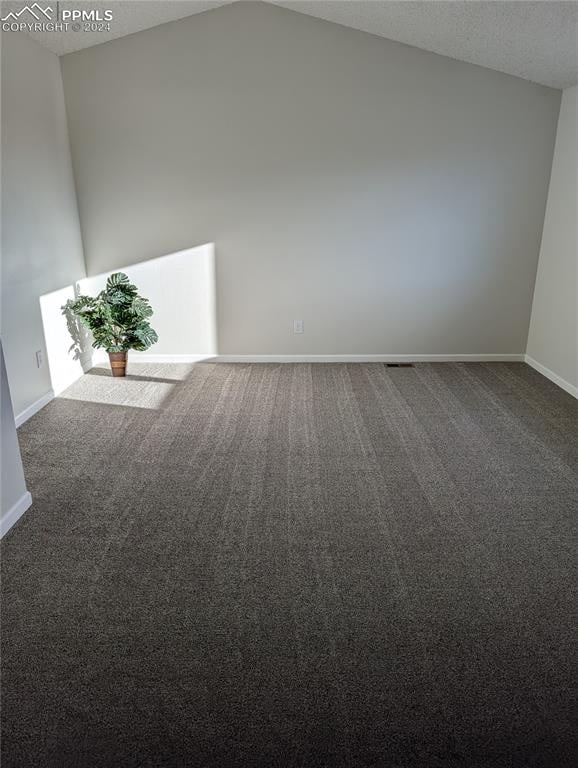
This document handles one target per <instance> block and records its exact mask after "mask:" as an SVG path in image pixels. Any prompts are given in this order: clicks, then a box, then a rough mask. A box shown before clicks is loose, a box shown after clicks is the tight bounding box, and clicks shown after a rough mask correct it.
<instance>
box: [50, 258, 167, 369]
mask: <svg viewBox="0 0 578 768" xmlns="http://www.w3.org/2000/svg"><path fill="white" fill-rule="evenodd" d="M62 311H63V313H64V314H69V313H70V312H72V313H73V314H74V315H76V316H77V317H78V318H79V319H80V321H81V322H82V323H83V324H84V325H86V327H87V328H89V329H90V331H91V332H92V336H93V339H94V341H93V343H92V346H93V347H96V348H97V349H98V348H101V349H106V351H107V352H108V357H109V359H110V367H111V370H112V375H113V376H125V375H126V359H127V354H128V350H129V349H137V350H139V351H144V350H145V349H148V348H149V347H150V346H151V345H152V344H154V343H155V342H156V341H157V339H158V336H157V334H156V331H155V330H153V329H152V328H151V326H150V324H149V321H148V318H149V317H151V315H152V314H153V310H152V307H151V305H150V304H149V301H148V299H145V298H144V297H142V296H139V295H138V291H137V288H136V286H135V285H133V284H132V283H131V282H130V280H129V279H128V277H127V276H126V275H125V274H124V273H123V272H115V273H114V274H112V275H111V276H110V277H109V278H108V280H107V281H106V287H105V289H104V290H103V291H101V292H100V293H99V294H98V296H96V297H93V296H79V297H78V298H76V299H75V300H74V301H72V300H70V301H68V302H67V303H66V304H65V305H64V306H63V307H62Z"/></svg>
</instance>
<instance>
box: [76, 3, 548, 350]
mask: <svg viewBox="0 0 578 768" xmlns="http://www.w3.org/2000/svg"><path fill="white" fill-rule="evenodd" d="M62 68H63V77H64V85H65V95H66V103H67V110H68V115H69V128H70V134H71V143H72V153H73V159H74V167H75V176H76V182H77V188H78V193H79V207H80V213H81V220H82V224H83V235H84V244H85V255H86V259H87V267H88V272H89V274H91V273H92V274H94V273H100V272H103V271H107V270H112V269H114V268H116V267H118V266H119V265H121V264H127V263H134V262H138V261H141V260H143V259H148V258H150V257H152V256H156V255H158V254H160V253H170V252H172V251H176V250H179V249H182V248H185V247H188V246H189V245H191V244H194V243H204V242H214V243H215V246H216V263H217V298H218V326H219V352H220V353H221V354H282V353H285V354H323V353H324V354H331V353H333V354H344V353H357V354H369V353H375V354H379V353H382V354H395V353H401V354H403V353H408V354H412V353H413V354H419V353H429V354H435V353H439V354H448V353H454V354H460V353H471V354H476V353H489V354H491V353H505V354H508V353H523V352H524V351H525V345H526V339H527V333H528V324H529V318H530V306H531V298H532V291H533V286H534V276H535V271H536V264H537V258H538V250H539V242H540V236H541V228H542V222H543V218H544V209H545V203H546V194H547V185H548V178H549V173H550V167H551V162H552V152H553V146H554V136H555V129H556V119H557V114H558V108H559V100H560V92H559V91H554V90H552V89H548V88H545V87H542V86H538V85H534V84H532V83H529V82H526V81H523V80H519V79H516V78H514V77H510V76H508V75H503V74H500V73H497V72H493V71H490V70H486V69H482V68H480V67H476V66H473V65H469V64H465V63H462V62H457V61H454V60H450V59H447V58H444V57H441V56H437V55H435V54H430V53H427V52H424V51H420V50H418V49H415V48H410V47H407V46H404V45H401V44H398V43H394V42H391V41H388V40H384V39H381V38H377V37H373V36H371V35H367V34H365V33H362V32H358V31H355V30H351V29H347V28H345V27H340V26H337V25H334V24H331V23H328V22H325V21H322V20H319V19H314V18H311V17H308V16H304V15H301V14H298V13H294V12H291V11H288V10H285V9H281V8H277V7H273V6H270V5H263V4H254V3H240V4H235V5H232V6H226V7H222V8H219V9H217V10H214V11H210V12H207V13H204V14H199V15H196V16H192V17H189V18H186V19H182V20H180V21H177V22H174V23H170V24H166V25H163V26H161V27H156V28H154V29H151V30H147V31H144V32H140V33H138V34H134V35H131V36H129V37H126V38H123V39H119V40H115V41H112V42H109V43H106V44H104V45H99V46H95V47H92V48H88V49H86V50H83V51H79V52H77V53H73V54H70V55H68V56H65V57H64V58H63V59H62ZM294 319H302V320H303V321H304V322H305V333H304V334H303V335H294V334H293V332H292V331H293V320H294ZM182 351H186V350H182Z"/></svg>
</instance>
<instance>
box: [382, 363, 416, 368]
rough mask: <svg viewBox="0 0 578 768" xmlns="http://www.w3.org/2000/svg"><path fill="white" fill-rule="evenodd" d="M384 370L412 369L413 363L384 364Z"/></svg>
mask: <svg viewBox="0 0 578 768" xmlns="http://www.w3.org/2000/svg"><path fill="white" fill-rule="evenodd" d="M385 367H386V368H413V363H386V364H385Z"/></svg>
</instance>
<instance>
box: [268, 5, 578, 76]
mask: <svg viewBox="0 0 578 768" xmlns="http://www.w3.org/2000/svg"><path fill="white" fill-rule="evenodd" d="M273 2H274V3H275V5H282V6H283V7H285V8H290V9H292V10H294V11H299V12H300V13H307V14H309V15H311V16H318V17H319V18H321V19H327V20H328V21H334V22H337V23H338V24H343V25H345V26H347V27H354V28H355V29H361V30H363V31H364V32H371V33H372V34H374V35H379V36H380V37H387V38H389V39H390V40H398V41H399V42H401V43H407V44H408V45H414V46H415V47H416V48H423V49H424V50H426V51H433V52H434V53H441V54H442V55H444V56H449V57H450V58H452V59H460V60H461V61H469V62H470V63H471V64H479V65H480V66H482V67H489V68H490V69H497V70H498V71H499V72H506V73H507V74H509V75H517V76H518V77H523V78H525V79H526V80H533V81H534V82H536V83H542V84H543V85H551V86H553V87H554V88H565V87H567V86H569V85H574V84H575V83H577V82H578V40H577V34H578V3H576V2H554V1H553V0H542V1H541V2H525V1H524V0H510V1H509V2H473V1H472V0H466V1H465V2H435V1H432V2H414V1H413V0H405V2H376V0H373V2H371V1H369V2H368V1H367V0H357V2H341V0H313V1H312V2H308V1H307V0H293V2H291V0H289V2H284V0H280V1H279V0H273Z"/></svg>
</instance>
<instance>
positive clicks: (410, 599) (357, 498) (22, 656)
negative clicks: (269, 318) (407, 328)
mask: <svg viewBox="0 0 578 768" xmlns="http://www.w3.org/2000/svg"><path fill="white" fill-rule="evenodd" d="M19 434H20V441H21V446H22V452H23V458H24V462H25V468H26V473H27V478H28V483H29V488H30V490H31V491H32V494H33V497H34V504H33V507H32V508H31V509H30V510H29V512H27V513H26V515H25V516H24V517H23V518H22V520H21V521H20V522H19V523H18V524H17V526H16V527H15V528H14V529H13V530H12V531H11V532H10V533H9V534H8V535H7V536H6V538H5V539H4V541H3V543H2V575H3V578H2V644H3V664H2V666H3V669H2V671H3V684H2V694H3V709H2V725H3V741H2V766H3V768H13V767H15V766H22V767H23V768H24V767H26V768H33V767H34V766H42V767H43V768H48V767H52V766H54V767H55V768H68V767H69V766H71V767H72V766H74V767H75V768H92V767H93V766H94V767H96V766H102V767H106V768H108V767H109V766H110V767H112V766H114V768H132V767H133V766H134V767H135V768H136V766H147V767H148V766H171V767H173V766H174V767H181V766H191V768H205V767H207V768H209V767H210V768H213V767H214V768H229V767H234V768H236V767H237V766H239V767H241V766H242V767H243V768H251V767H252V766H255V767H256V766H259V767H262V768H276V767H277V766H278V767H285V766H287V767H289V766H291V767H292V768H297V767H299V766H304V767H305V766H315V768H317V767H321V766H324V767H327V768H331V767H333V766H335V767H337V768H341V767H345V766H348V767H350V768H356V767H357V766H383V767H384V768H437V767H440V768H441V767H443V768H453V767H456V766H459V767H460V768H570V766H575V765H576V763H577V756H578V747H577V739H576V734H577V733H578V729H577V728H576V725H577V724H576V721H575V703H576V699H575V697H574V696H573V693H572V692H573V690H575V689H574V683H575V679H576V636H575V630H576V610H575V608H576V597H577V593H576V570H575V565H576V563H575V544H576V510H577V508H578V477H577V466H578V402H577V401H576V400H574V399H573V398H572V397H571V396H570V395H567V394H565V393H564V392H563V391H562V390H560V389H558V388H557V387H555V386H554V385H553V384H551V383H550V382H548V381H547V380H546V379H544V378H543V377H541V376H540V375H539V374H538V373H536V372H535V371H534V370H532V369H531V368H529V367H527V366H525V365H523V364H499V363H496V364H435V365H429V364H421V365H416V366H415V367H413V368H390V369H388V368H386V367H384V366H383V365H380V364H367V365H363V364H357V365H337V364H336V365H329V364H324V365H307V364H300V365H275V364H268V365H227V364H208V363H205V364H199V365H195V366H191V367H188V366H167V365H165V366H140V367H137V366H136V365H132V367H131V376H130V377H129V378H128V379H126V380H124V381H123V380H118V379H117V380H113V379H112V378H110V377H109V376H108V375H107V374H106V372H105V371H102V370H101V371H99V370H94V371H92V372H91V373H90V374H88V375H87V376H85V377H84V378H83V379H82V380H81V381H79V382H77V384H75V385H74V386H73V387H72V388H71V389H70V390H68V391H67V392H66V393H64V396H63V397H60V398H58V399H57V400H55V401H53V402H52V403H50V405H48V406H47V407H46V408H44V409H43V410H42V411H41V412H40V413H39V414H37V415H36V416H35V417H34V418H32V419H31V420H30V421H28V422H27V423H26V424H25V425H24V426H23V427H22V428H21V429H20V431H19Z"/></svg>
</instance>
